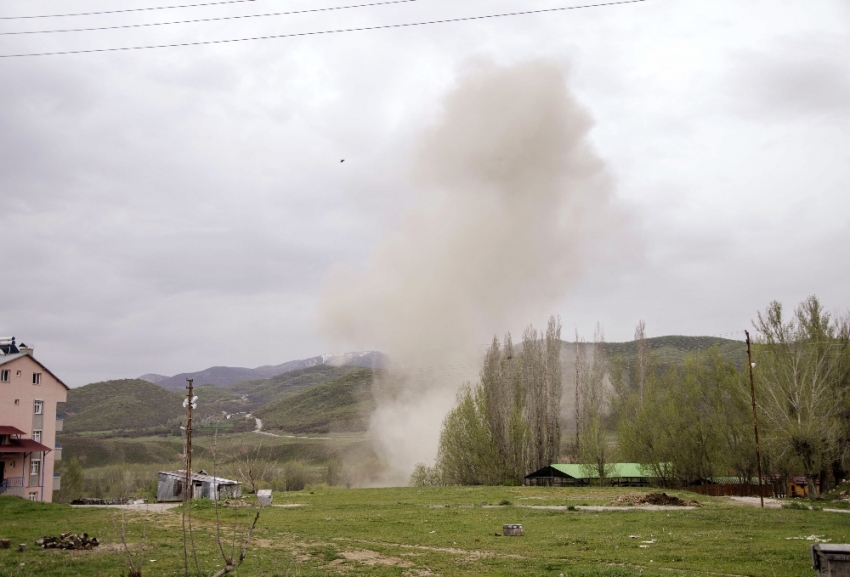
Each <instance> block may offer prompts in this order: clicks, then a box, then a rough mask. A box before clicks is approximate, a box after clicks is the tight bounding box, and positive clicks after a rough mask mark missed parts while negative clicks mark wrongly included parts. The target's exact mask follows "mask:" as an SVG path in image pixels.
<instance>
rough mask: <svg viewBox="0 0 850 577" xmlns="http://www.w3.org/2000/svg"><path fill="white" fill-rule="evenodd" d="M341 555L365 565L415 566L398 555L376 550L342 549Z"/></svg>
mask: <svg viewBox="0 0 850 577" xmlns="http://www.w3.org/2000/svg"><path fill="white" fill-rule="evenodd" d="M339 555H340V557H344V558H345V559H347V560H348V561H355V562H357V563H361V564H363V565H368V566H370V567H373V566H375V565H385V566H387V567H406V568H407V567H413V563H411V562H410V561H405V560H404V559H399V558H398V557H387V556H386V555H381V554H380V553H377V552H375V551H370V550H368V549H349V550H346V551H340V553H339Z"/></svg>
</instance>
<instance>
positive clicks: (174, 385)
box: [139, 351, 387, 392]
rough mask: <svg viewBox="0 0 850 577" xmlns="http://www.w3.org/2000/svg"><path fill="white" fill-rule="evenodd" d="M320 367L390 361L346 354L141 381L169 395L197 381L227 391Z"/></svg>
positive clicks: (375, 355) (371, 353)
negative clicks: (247, 382) (190, 382)
mask: <svg viewBox="0 0 850 577" xmlns="http://www.w3.org/2000/svg"><path fill="white" fill-rule="evenodd" d="M320 365H327V366H331V367H344V366H353V367H365V368H372V369H377V368H384V367H386V365H387V357H386V355H384V354H382V353H379V352H376V351H365V352H356V353H344V354H341V355H319V356H316V357H311V358H309V359H301V360H297V361H289V362H286V363H283V364H281V365H263V366H261V367H257V368H255V369H249V368H245V367H210V368H208V369H204V370H203V371H196V372H193V373H181V374H179V375H174V376H173V377H164V376H162V375H156V374H147V375H144V376H142V377H139V378H140V379H143V380H146V381H149V382H151V383H155V384H157V385H159V386H161V387H163V388H166V389H168V390H169V391H178V392H182V391H184V390H185V389H186V379H194V384H195V386H199V385H215V386H217V387H225V386H227V385H232V384H235V383H239V382H242V381H251V380H258V379H268V378H270V377H274V376H277V375H282V374H285V373H289V372H292V371H298V370H302V369H307V368H310V367H315V366H320ZM149 377H150V378H149Z"/></svg>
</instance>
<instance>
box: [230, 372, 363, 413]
mask: <svg viewBox="0 0 850 577" xmlns="http://www.w3.org/2000/svg"><path fill="white" fill-rule="evenodd" d="M359 370H361V369H360V367H354V366H346V367H333V366H330V365H317V366H315V367H309V368H306V369H300V370H298V371H291V372H288V373H284V374H282V375H277V376H276V377H271V378H270V379H256V380H251V381H242V382H239V383H233V384H232V385H227V386H226V387H224V390H225V391H228V392H229V393H233V394H235V395H238V396H244V398H245V401H247V403H248V405H249V406H250V408H256V407H259V406H260V405H264V404H266V403H269V402H272V401H277V400H279V399H282V398H284V397H287V396H289V395H293V394H295V393H298V392H299V391H303V390H305V389H308V388H310V387H312V386H314V385H318V384H319V383H323V382H326V381H330V380H332V379H336V378H339V377H342V376H344V375H347V374H349V373H352V372H356V371H359Z"/></svg>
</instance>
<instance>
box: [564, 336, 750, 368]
mask: <svg viewBox="0 0 850 577" xmlns="http://www.w3.org/2000/svg"><path fill="white" fill-rule="evenodd" d="M646 342H647V343H649V346H650V348H651V349H652V354H653V355H654V357H655V360H656V362H657V363H659V364H674V365H680V364H683V363H684V362H685V356H686V355H688V354H689V353H694V352H697V351H706V350H708V349H710V348H711V347H714V346H716V347H717V348H718V351H719V352H720V354H721V355H722V356H724V357H726V358H727V359H729V360H730V361H732V362H733V363H735V365H736V366H738V367H740V366H742V365H743V364H744V363H745V362H746V358H747V345H746V344H745V343H743V342H742V341H735V340H732V339H724V338H720V337H686V336H679V335H669V336H665V337H654V338H648V339H646ZM565 345H569V344H568V343H565ZM569 346H575V345H574V344H573V345H569ZM605 352H606V353H607V354H608V356H609V357H614V356H615V355H622V357H623V358H624V359H626V360H629V359H634V358H635V357H636V356H637V344H636V343H635V341H628V342H625V343H605Z"/></svg>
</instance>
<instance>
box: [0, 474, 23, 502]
mask: <svg viewBox="0 0 850 577" xmlns="http://www.w3.org/2000/svg"><path fill="white" fill-rule="evenodd" d="M0 495H9V496H10V497H21V498H23V496H24V480H23V479H22V478H20V477H8V478H6V479H3V480H2V481H0Z"/></svg>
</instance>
